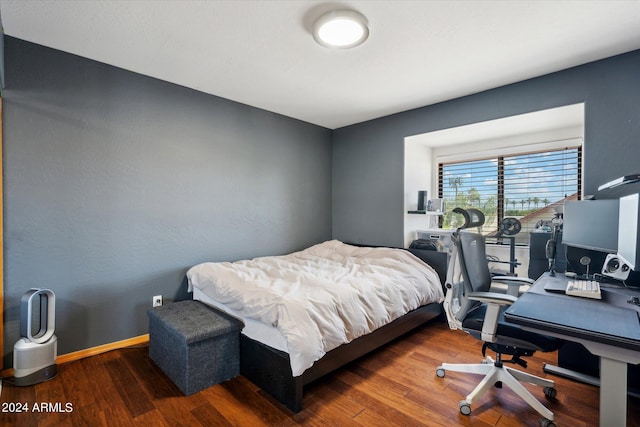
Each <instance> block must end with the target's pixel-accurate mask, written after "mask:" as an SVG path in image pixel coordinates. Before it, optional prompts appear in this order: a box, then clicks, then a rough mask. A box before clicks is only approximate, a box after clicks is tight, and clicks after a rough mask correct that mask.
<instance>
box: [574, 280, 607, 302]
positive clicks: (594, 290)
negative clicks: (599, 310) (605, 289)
mask: <svg viewBox="0 0 640 427" xmlns="http://www.w3.org/2000/svg"><path fill="white" fill-rule="evenodd" d="M565 294H567V295H571V296H574V297H585V298H593V299H602V293H600V283H599V282H596V281H595V280H569V281H568V282H567V289H566V290H565Z"/></svg>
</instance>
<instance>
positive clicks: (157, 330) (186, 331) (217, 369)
mask: <svg viewBox="0 0 640 427" xmlns="http://www.w3.org/2000/svg"><path fill="white" fill-rule="evenodd" d="M148 315H149V356H150V357H151V359H152V360H153V361H154V362H155V363H156V364H157V365H158V366H159V367H160V368H161V369H162V370H163V371H164V373H165V374H167V376H169V378H171V380H172V381H173V382H174V383H175V384H176V385H177V386H178V388H179V389H180V390H182V392H183V393H184V394H187V395H188V394H193V393H196V392H198V391H200V390H203V389H205V388H207V387H210V386H212V385H215V384H218V383H220V382H222V381H226V380H228V379H230V378H233V377H235V376H237V375H239V373H240V330H241V329H242V328H243V326H244V325H243V323H242V321H241V320H239V319H236V318H234V317H231V316H229V315H227V314H225V313H222V312H220V311H218V310H215V309H213V308H211V307H209V306H206V305H205V304H202V303H201V302H198V301H180V302H175V303H171V304H167V305H163V306H161V307H155V308H153V309H151V310H149V311H148Z"/></svg>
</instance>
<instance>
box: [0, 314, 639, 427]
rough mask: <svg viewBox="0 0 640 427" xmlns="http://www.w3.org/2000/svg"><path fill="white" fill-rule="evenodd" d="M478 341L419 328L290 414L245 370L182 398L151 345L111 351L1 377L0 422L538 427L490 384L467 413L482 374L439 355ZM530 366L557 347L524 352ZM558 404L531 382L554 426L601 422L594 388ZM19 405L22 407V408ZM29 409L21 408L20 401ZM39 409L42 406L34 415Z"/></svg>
mask: <svg viewBox="0 0 640 427" xmlns="http://www.w3.org/2000/svg"><path fill="white" fill-rule="evenodd" d="M480 347H481V345H480V343H479V342H478V341H476V340H474V339H473V338H471V337H469V336H467V335H465V334H464V333H462V332H459V331H451V330H449V329H448V328H447V326H446V325H445V324H443V323H432V324H429V325H425V326H423V327H421V328H418V329H416V330H415V331H414V332H411V333H409V334H408V335H406V336H404V337H403V338H401V339H399V340H396V341H394V342H393V343H391V344H389V345H387V346H385V347H384V348H382V349H380V350H379V351H377V352H375V353H373V354H370V355H368V356H365V357H363V358H361V359H359V360H358V361H356V362H354V363H352V364H350V365H348V366H347V367H345V368H343V369H340V370H339V371H336V372H334V373H333V374H331V375H329V376H327V377H325V378H322V379H320V380H319V381H317V382H315V383H313V384H311V385H310V386H309V387H308V388H307V389H306V391H305V400H304V404H305V409H304V410H303V411H302V412H300V413H299V414H295V415H294V414H291V413H290V412H288V411H287V410H286V409H284V408H283V407H282V406H280V405H279V404H278V403H277V402H275V401H274V400H272V399H271V398H270V397H269V396H267V395H265V394H264V393H263V392H262V391H261V390H260V389H259V388H257V387H256V386H254V385H253V384H252V383H251V382H249V381H248V380H246V379H245V378H243V377H237V378H234V379H232V380H230V381H227V382H225V383H223V384H219V385H217V386H214V387H210V388H208V389H206V390H203V391H201V392H199V393H196V394H194V395H191V396H184V395H182V394H181V392H180V391H179V390H178V389H177V388H176V387H175V386H174V385H173V383H172V382H171V380H169V379H168V377H166V376H165V375H164V374H163V373H162V371H161V370H160V369H159V368H158V367H157V366H156V365H155V364H154V363H153V362H152V361H151V360H150V359H149V357H148V347H135V348H127V349H122V350H115V351H112V352H109V353H105V354H101V355H98V356H92V357H89V358H86V359H83V360H80V361H77V362H73V363H69V364H67V365H63V366H60V367H59V374H58V376H57V377H56V378H54V379H53V380H51V381H48V382H46V383H41V384H38V385H35V386H30V387H15V386H12V385H10V384H7V383H6V382H5V383H4V386H3V389H2V394H1V396H0V402H1V404H0V405H1V408H0V409H1V411H2V412H0V425H2V426H7V427H8V426H20V427H29V426H92V427H93V426H138V425H140V426H182V425H184V426H229V425H234V426H291V425H305V426H346V425H356V426H357V425H360V426H381V425H384V426H421V425H423V426H456V425H458V426H505V427H506V426H536V425H538V422H539V419H540V417H539V416H538V414H537V413H536V412H535V411H534V410H532V409H530V408H529V407H528V406H527V405H526V404H525V403H524V402H522V401H521V400H520V399H519V398H518V397H517V396H515V394H513V392H511V390H509V389H508V388H506V387H505V388H502V389H496V388H492V389H491V390H490V391H489V392H487V394H485V395H484V396H483V397H482V398H481V399H479V400H478V401H477V402H476V403H474V405H473V407H472V413H471V415H470V416H464V415H461V414H460V412H459V410H458V402H459V401H460V400H462V399H463V398H464V397H465V396H466V395H467V394H468V393H469V392H470V391H471V390H472V389H473V388H474V387H475V385H476V384H477V382H478V381H479V380H480V378H479V377H478V376H473V375H468V374H459V373H455V372H448V373H447V375H446V377H445V378H438V377H437V376H436V375H435V368H436V366H438V365H439V364H440V363H441V362H444V361H446V362H452V363H456V362H459V363H473V362H477V361H479V360H480V359H481V351H480ZM528 361H529V368H528V369H527V370H528V371H529V372H532V373H534V374H537V375H541V376H548V375H546V374H544V373H543V372H542V363H543V362H549V363H554V362H555V354H553V353H552V354H541V353H538V354H536V355H535V356H534V357H531V358H528ZM552 379H553V380H555V381H556V388H557V390H558V397H557V400H556V401H548V400H546V399H545V398H544V395H543V392H542V389H541V388H540V387H535V386H528V385H527V387H528V388H529V389H530V390H531V391H532V392H533V394H534V395H535V396H536V397H538V398H539V399H541V400H543V402H544V403H545V404H546V405H547V406H548V407H549V408H550V409H551V410H552V411H554V413H555V416H556V424H557V425H558V426H595V425H597V424H598V421H597V420H598V401H599V397H598V392H599V390H598V388H596V387H593V386H589V385H585V384H580V383H576V382H573V381H570V380H567V379H564V378H559V377H552ZM22 405H24V406H22ZM18 407H20V408H26V409H27V410H28V412H22V413H17V412H16V410H17V408H18ZM628 408H629V410H628V417H627V418H628V420H629V425H636V426H637V425H640V424H639V422H640V402H639V401H638V400H637V399H635V398H629V400H628ZM38 411H39V412H38Z"/></svg>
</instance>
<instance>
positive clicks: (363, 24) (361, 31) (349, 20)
mask: <svg viewBox="0 0 640 427" xmlns="http://www.w3.org/2000/svg"><path fill="white" fill-rule="evenodd" d="M368 37H369V27H368V26H367V18H365V17H364V16H363V15H361V14H360V13H358V12H356V11H353V10H334V11H331V12H329V13H325V14H324V15H322V16H320V17H319V18H318V19H317V20H316V22H315V23H314V24H313V38H314V39H315V40H316V41H317V42H318V43H319V44H321V45H322V46H324V47H330V48H338V49H348V48H351V47H356V46H359V45H361V44H362V43H364V41H365V40H366V39H367V38H368Z"/></svg>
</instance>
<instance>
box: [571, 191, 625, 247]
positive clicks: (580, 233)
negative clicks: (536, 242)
mask: <svg viewBox="0 0 640 427" xmlns="http://www.w3.org/2000/svg"><path fill="white" fill-rule="evenodd" d="M619 211H620V209H619V202H618V200H615V199H611V200H573V201H567V202H565V204H564V215H563V224H562V243H564V244H565V245H566V246H571V247H576V248H581V249H587V250H590V251H598V252H605V253H616V252H618V221H619Z"/></svg>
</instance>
